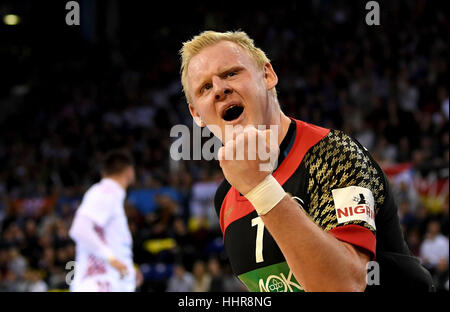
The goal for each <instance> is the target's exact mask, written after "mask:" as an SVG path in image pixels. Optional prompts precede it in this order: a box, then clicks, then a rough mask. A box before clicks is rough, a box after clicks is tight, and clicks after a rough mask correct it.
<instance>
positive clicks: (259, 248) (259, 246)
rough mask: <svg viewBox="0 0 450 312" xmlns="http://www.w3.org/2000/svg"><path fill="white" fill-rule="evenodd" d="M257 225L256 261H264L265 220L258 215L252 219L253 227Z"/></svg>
mask: <svg viewBox="0 0 450 312" xmlns="http://www.w3.org/2000/svg"><path fill="white" fill-rule="evenodd" d="M255 225H256V248H255V256H256V263H260V262H263V261H264V258H263V236H264V222H263V221H262V219H261V217H256V218H253V219H252V227H253V226H255Z"/></svg>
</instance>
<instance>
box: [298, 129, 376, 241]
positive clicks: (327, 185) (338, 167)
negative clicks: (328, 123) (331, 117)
mask: <svg viewBox="0 0 450 312" xmlns="http://www.w3.org/2000/svg"><path fill="white" fill-rule="evenodd" d="M367 153H368V152H366V151H365V150H364V149H363V148H361V147H360V146H359V145H358V144H357V143H356V142H355V141H354V140H353V139H352V138H350V137H349V136H348V135H346V134H344V133H343V132H341V131H338V130H331V131H330V133H328V135H327V136H326V137H324V138H323V139H322V140H321V141H320V142H319V143H317V144H316V145H315V146H313V147H312V148H311V149H310V150H309V151H308V153H307V154H306V155H305V158H304V160H303V165H304V168H305V169H306V171H307V172H308V182H307V194H308V195H307V200H308V203H307V207H308V212H309V215H310V216H311V217H312V219H313V221H314V222H315V223H316V224H317V225H319V226H320V227H321V228H322V229H324V230H325V231H329V230H332V229H334V228H335V227H337V226H338V225H339V226H341V225H348V224H356V225H362V226H364V227H366V228H368V229H369V230H371V231H372V232H373V233H374V234H375V229H374V228H373V227H372V226H370V225H369V224H368V223H366V222H363V221H351V222H346V223H343V224H338V223H337V217H336V212H335V206H334V200H333V196H332V192H331V191H332V190H333V189H339V188H345V187H348V186H360V187H364V188H367V189H369V190H371V191H372V194H373V197H374V201H375V215H376V214H377V213H378V211H379V207H381V206H382V205H383V203H384V200H385V195H384V194H385V191H384V188H385V187H384V183H383V181H384V178H383V175H382V173H380V172H379V171H378V170H377V167H376V166H375V164H374V163H373V161H372V160H371V159H370V157H369V156H368V155H367Z"/></svg>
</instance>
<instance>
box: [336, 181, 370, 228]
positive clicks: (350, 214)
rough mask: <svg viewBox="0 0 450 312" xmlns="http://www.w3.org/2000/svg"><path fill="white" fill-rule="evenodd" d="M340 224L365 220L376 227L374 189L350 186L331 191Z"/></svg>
mask: <svg viewBox="0 0 450 312" xmlns="http://www.w3.org/2000/svg"><path fill="white" fill-rule="evenodd" d="M331 192H332V194H333V200H334V206H335V209H336V216H337V220H338V223H339V224H342V223H346V222H351V221H364V222H366V223H368V224H369V225H370V226H372V227H373V228H374V229H376V227H375V201H374V198H373V195H372V191H370V190H369V189H367V188H364V187H360V186H349V187H345V188H340V189H335V190H332V191H331Z"/></svg>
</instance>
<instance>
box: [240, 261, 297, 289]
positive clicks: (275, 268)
mask: <svg viewBox="0 0 450 312" xmlns="http://www.w3.org/2000/svg"><path fill="white" fill-rule="evenodd" d="M239 279H240V280H241V281H242V282H243V283H244V284H245V286H247V288H248V290H250V291H258V292H303V291H305V290H304V289H303V287H302V286H301V285H300V284H299V282H298V281H297V280H296V279H295V276H294V275H293V274H292V272H291V269H290V268H289V266H288V265H287V262H286V261H283V262H280V263H276V264H272V265H268V266H265V267H262V268H258V269H255V270H252V271H249V272H246V273H243V274H241V275H239Z"/></svg>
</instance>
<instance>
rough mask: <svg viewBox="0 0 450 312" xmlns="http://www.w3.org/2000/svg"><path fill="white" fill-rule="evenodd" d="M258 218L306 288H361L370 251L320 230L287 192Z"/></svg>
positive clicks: (362, 287)
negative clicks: (275, 204) (364, 251)
mask: <svg viewBox="0 0 450 312" xmlns="http://www.w3.org/2000/svg"><path fill="white" fill-rule="evenodd" d="M261 219H262V220H263V222H264V225H265V226H266V227H267V229H268V231H269V232H270V234H271V235H272V237H273V238H274V239H275V241H276V242H277V244H278V246H279V247H280V249H281V251H282V253H283V255H284V256H285V258H286V261H287V263H288V265H289V267H290V268H291V270H292V272H293V274H294V276H295V278H296V279H297V280H298V281H299V282H300V283H301V284H302V286H303V287H304V288H305V289H306V290H307V291H364V289H365V287H366V263H367V262H368V261H369V255H367V254H366V253H363V252H361V251H359V250H357V249H355V248H354V247H353V246H352V245H350V244H347V243H344V242H341V241H339V240H338V239H336V238H335V237H334V236H332V235H331V234H329V233H326V232H325V231H323V230H322V229H321V228H320V227H318V226H317V225H316V224H315V223H314V222H313V221H312V220H311V219H310V217H308V216H307V215H306V213H305V212H304V211H303V210H302V209H301V208H300V207H299V205H298V204H297V203H296V202H295V200H293V199H292V198H290V196H289V195H286V196H285V197H284V198H283V199H282V200H281V201H280V202H279V203H278V204H277V206H275V207H274V208H273V209H272V210H271V211H269V212H268V213H267V214H266V215H263V216H261Z"/></svg>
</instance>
